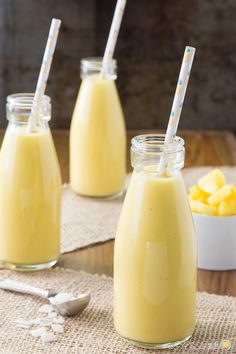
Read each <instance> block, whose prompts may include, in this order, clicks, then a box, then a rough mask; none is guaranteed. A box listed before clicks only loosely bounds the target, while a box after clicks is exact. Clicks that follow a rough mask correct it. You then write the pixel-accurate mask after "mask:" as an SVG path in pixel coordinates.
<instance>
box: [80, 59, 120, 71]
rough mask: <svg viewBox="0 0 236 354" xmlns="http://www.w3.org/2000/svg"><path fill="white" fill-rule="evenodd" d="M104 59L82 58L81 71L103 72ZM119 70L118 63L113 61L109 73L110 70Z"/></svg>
mask: <svg viewBox="0 0 236 354" xmlns="http://www.w3.org/2000/svg"><path fill="white" fill-rule="evenodd" d="M102 59H103V58H102V57H86V58H82V59H81V61H80V63H81V69H83V70H84V69H86V70H96V71H99V72H100V71H101V69H102ZM116 69H117V61H116V59H112V60H111V62H110V65H109V71H110V70H114V71H115V70H116Z"/></svg>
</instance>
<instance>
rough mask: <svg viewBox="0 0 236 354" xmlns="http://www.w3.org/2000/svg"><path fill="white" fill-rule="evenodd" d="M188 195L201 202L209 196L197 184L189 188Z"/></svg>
mask: <svg viewBox="0 0 236 354" xmlns="http://www.w3.org/2000/svg"><path fill="white" fill-rule="evenodd" d="M189 195H190V197H191V198H192V199H197V200H200V201H201V202H205V201H206V200H207V198H208V197H209V194H208V193H206V192H204V191H203V190H201V188H200V187H199V186H198V185H195V186H193V187H190V188H189Z"/></svg>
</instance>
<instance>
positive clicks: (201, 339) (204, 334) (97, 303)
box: [0, 268, 236, 354]
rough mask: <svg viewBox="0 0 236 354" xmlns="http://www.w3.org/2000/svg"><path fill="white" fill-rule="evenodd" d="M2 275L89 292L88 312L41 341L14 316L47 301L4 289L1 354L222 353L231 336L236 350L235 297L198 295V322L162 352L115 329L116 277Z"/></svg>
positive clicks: (31, 312) (28, 315) (27, 314)
mask: <svg viewBox="0 0 236 354" xmlns="http://www.w3.org/2000/svg"><path fill="white" fill-rule="evenodd" d="M0 277H1V279H4V278H7V277H10V278H11V279H14V280H18V281H24V282H27V283H29V284H31V285H34V286H40V287H42V288H53V289H55V290H58V291H60V292H61V291H64V292H65V291H67V292H75V293H77V292H82V291H89V292H91V295H92V299H91V302H90V304H89V306H88V307H87V308H86V310H85V311H84V312H83V313H82V314H81V315H80V316H77V317H75V318H67V319H66V320H65V323H64V327H65V332H64V333H63V334H60V335H58V340H57V341H56V342H52V343H47V344H43V343H42V341H41V339H40V338H35V337H32V336H31V334H30V333H29V330H28V329H22V328H18V327H16V324H15V323H14V320H15V319H16V318H24V319H26V320H27V319H32V318H35V317H36V316H37V311H38V309H39V307H40V306H41V305H42V304H44V303H45V301H46V300H43V299H40V298H37V297H34V296H31V295H23V294H16V293H10V292H6V291H4V290H0V353H1V354H37V353H42V354H111V353H112V354H124V353H128V354H142V353H143V354H145V353H147V354H148V353H149V354H151V353H160V352H162V353H187V354H192V353H194V354H196V353H204V354H206V353H223V350H222V349H221V342H222V340H225V339H227V340H231V348H230V349H229V350H228V351H227V353H235V352H236V338H235V334H236V333H235V332H236V327H235V324H236V298H233V297H227V296H217V295H209V294H206V293H198V296H197V325H196V329H195V332H194V334H193V336H192V338H191V339H190V340H189V341H188V342H186V343H185V344H183V345H181V346H179V347H177V348H175V349H172V350H164V351H155V350H143V349H139V348H136V347H134V346H132V345H130V344H129V343H127V342H126V341H125V340H123V339H122V338H120V337H119V336H118V334H117V333H116V332H115V330H114V327H113V319H112V301H113V281H112V279H111V278H107V277H103V276H98V275H91V274H88V273H84V272H76V271H72V270H63V269H60V268H55V269H52V270H48V271H42V272H37V273H14V272H11V271H8V270H0Z"/></svg>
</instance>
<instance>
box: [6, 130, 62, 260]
mask: <svg viewBox="0 0 236 354" xmlns="http://www.w3.org/2000/svg"><path fill="white" fill-rule="evenodd" d="M60 214H61V177H60V171H59V165H58V161H57V157H56V151H55V148H54V144H53V141H52V137H51V133H50V130H49V129H38V131H36V132H35V133H28V132H27V127H26V126H23V127H11V128H8V129H7V131H6V134H5V137H4V140H3V144H2V148H1V153H0V225H1V227H0V260H1V261H3V262H6V263H10V264H18V265H31V264H32V265H33V264H40V263H41V264H42V263H47V262H50V261H52V260H56V259H57V258H58V257H59V254H60Z"/></svg>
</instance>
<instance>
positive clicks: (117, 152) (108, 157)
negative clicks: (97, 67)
mask: <svg viewBox="0 0 236 354" xmlns="http://www.w3.org/2000/svg"><path fill="white" fill-rule="evenodd" d="M125 172H126V132H125V124H124V117H123V112H122V108H121V105H120V100H119V97H118V93H117V90H116V86H115V83H114V81H113V80H109V79H106V78H102V77H100V76H99V75H96V76H90V77H87V78H85V79H83V81H82V83H81V87H80V91H79V95H78V98H77V102H76V105H75V109H74V113H73V117H72V123H71V130H70V185H71V188H72V189H73V190H74V191H75V192H77V193H79V194H81V195H87V196H95V197H104V196H110V195H114V194H117V193H119V192H121V191H122V190H123V189H124V184H125Z"/></svg>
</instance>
